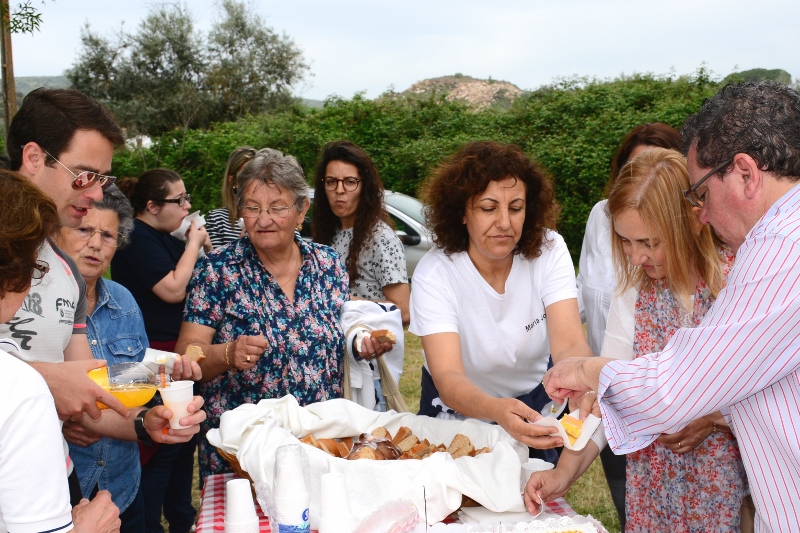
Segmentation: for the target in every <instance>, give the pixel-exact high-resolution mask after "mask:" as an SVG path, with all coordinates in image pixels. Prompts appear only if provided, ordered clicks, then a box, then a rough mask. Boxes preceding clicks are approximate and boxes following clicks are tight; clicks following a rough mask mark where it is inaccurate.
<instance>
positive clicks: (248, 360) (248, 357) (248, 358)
mask: <svg viewBox="0 0 800 533" xmlns="http://www.w3.org/2000/svg"><path fill="white" fill-rule="evenodd" d="M245 361H247V362H248V363H249V362H250V356H249V355H248V356H247V359H245Z"/></svg>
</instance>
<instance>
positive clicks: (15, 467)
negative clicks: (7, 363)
mask: <svg viewBox="0 0 800 533" xmlns="http://www.w3.org/2000/svg"><path fill="white" fill-rule="evenodd" d="M3 356H5V357H9V356H7V355H3ZM39 379H41V377H39ZM42 386H43V387H44V388H45V389H46V387H47V386H46V385H44V382H43V381H42ZM34 422H35V423H34ZM0 480H2V483H0V510H1V511H2V521H5V523H6V525H7V528H8V531H12V532H13V533H38V532H43V531H47V532H50V533H65V532H67V531H70V530H72V508H71V507H70V500H69V488H68V486H67V468H66V463H65V462H64V450H63V448H62V444H61V431H60V424H59V422H58V418H57V416H56V410H55V405H54V403H53V397H52V396H51V395H50V394H49V391H44V392H39V393H37V394H33V395H31V396H30V397H29V398H25V399H23V400H22V401H21V402H19V403H18V404H17V405H16V409H14V411H13V412H11V413H9V416H8V417H7V418H5V419H4V422H3V424H2V427H1V428H0Z"/></svg>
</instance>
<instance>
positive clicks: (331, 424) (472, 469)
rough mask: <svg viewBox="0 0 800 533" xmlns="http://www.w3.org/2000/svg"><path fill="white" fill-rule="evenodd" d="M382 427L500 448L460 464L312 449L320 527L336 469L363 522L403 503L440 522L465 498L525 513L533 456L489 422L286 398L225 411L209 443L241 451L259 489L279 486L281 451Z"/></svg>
mask: <svg viewBox="0 0 800 533" xmlns="http://www.w3.org/2000/svg"><path fill="white" fill-rule="evenodd" d="M380 426H383V427H385V428H386V429H388V430H389V431H390V432H392V433H394V432H396V431H397V430H398V429H399V428H400V426H407V427H409V428H410V429H411V430H412V431H413V433H414V435H417V436H418V437H421V438H427V439H428V440H429V441H430V442H431V443H434V444H438V443H444V444H445V445H449V444H450V442H451V441H452V439H453V437H454V436H455V435H456V434H458V433H463V434H464V435H466V436H467V437H469V438H470V440H471V441H472V443H473V444H474V445H475V447H476V448H480V447H483V446H489V447H490V448H491V449H492V451H491V452H490V453H484V454H481V455H478V456H477V457H461V458H459V459H453V458H452V457H451V456H450V454H448V453H435V454H433V455H431V456H429V457H428V458H426V459H423V460H404V461H370V460H358V461H348V460H346V459H340V458H336V457H332V456H330V455H328V454H326V453H325V452H323V451H322V450H318V449H316V448H313V447H311V446H307V445H304V446H305V450H306V452H307V454H308V459H309V463H310V468H311V487H310V492H311V494H310V496H311V507H310V512H311V528H312V529H315V526H317V524H316V520H317V518H318V517H319V497H320V494H319V485H320V481H319V480H320V478H321V476H322V475H323V474H326V473H328V472H340V473H341V474H342V475H343V476H344V478H345V485H346V487H347V492H348V496H349V499H350V502H351V505H352V508H353V514H354V516H355V518H356V523H358V522H359V521H361V520H363V519H364V518H365V517H367V516H369V514H370V513H371V512H372V511H374V510H375V509H377V508H379V507H380V506H381V505H384V504H386V503H387V502H390V501H393V500H398V499H403V498H405V499H409V500H411V501H412V502H414V504H415V505H416V506H417V509H425V508H426V503H427V512H428V516H427V518H428V524H434V523H436V522H439V521H441V520H443V519H444V518H446V517H447V516H448V515H449V514H450V513H452V512H453V511H455V510H456V509H458V507H459V506H460V505H461V495H462V494H465V495H467V496H469V497H471V498H472V499H474V500H475V501H477V502H478V503H480V504H481V505H483V506H484V507H486V508H487V509H491V510H492V511H497V512H503V511H520V512H521V511H524V510H525V507H524V503H523V501H522V496H521V495H520V492H519V473H520V469H521V468H522V463H523V462H524V461H527V459H528V449H527V448H526V447H525V446H524V445H522V444H521V443H519V442H517V441H516V440H514V439H513V438H512V437H511V436H510V435H509V434H508V433H506V432H505V430H503V428H501V427H500V426H496V425H490V424H486V423H483V422H478V421H474V420H467V421H449V420H438V419H435V418H430V417H426V416H416V415H413V414H410V413H404V414H398V413H395V412H394V411H389V412H388V413H380V412H377V411H371V410H368V409H366V408H364V407H361V406H360V405H357V404H356V403H354V402H351V401H349V400H342V399H337V400H329V401H327V402H320V403H315V404H311V405H309V406H307V407H300V406H299V405H298V404H297V400H295V399H294V397H292V396H285V397H283V398H280V399H277V400H261V401H260V402H259V403H258V404H245V405H242V406H240V407H237V408H236V409H234V410H232V411H227V412H225V413H223V415H222V418H221V420H220V427H219V429H212V430H211V431H209V432H208V434H207V436H206V438H207V439H208V441H209V442H210V443H211V444H212V445H213V446H216V447H218V448H222V449H223V450H225V451H227V452H229V453H235V454H236V457H237V460H238V461H239V464H240V465H241V466H242V468H243V469H244V470H245V471H246V472H247V473H248V474H249V475H250V477H251V478H252V479H253V481H254V482H255V483H256V484H258V483H259V482H264V483H266V484H267V485H269V486H270V487H272V476H273V465H274V460H275V459H274V458H275V453H276V450H277V448H278V447H279V446H281V445H283V444H289V443H296V442H298V439H299V438H301V437H303V436H305V435H308V434H309V433H313V434H314V435H315V436H316V437H317V438H340V437H351V436H354V435H358V434H360V433H362V432H369V431H371V430H372V429H374V428H376V427H380ZM423 487H424V494H425V497H424V496H423ZM426 500H427V502H426Z"/></svg>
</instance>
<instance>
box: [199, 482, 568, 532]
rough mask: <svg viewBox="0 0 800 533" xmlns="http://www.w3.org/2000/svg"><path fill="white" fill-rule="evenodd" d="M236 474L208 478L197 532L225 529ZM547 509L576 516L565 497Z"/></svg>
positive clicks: (263, 525) (263, 522) (265, 527)
mask: <svg viewBox="0 0 800 533" xmlns="http://www.w3.org/2000/svg"><path fill="white" fill-rule="evenodd" d="M235 478H236V475H235V474H215V475H213V476H208V477H207V478H206V484H205V486H204V487H203V495H202V497H201V502H200V514H199V518H198V520H197V533H214V532H216V531H225V483H226V482H228V481H230V480H231V479H235ZM547 510H548V511H550V512H552V513H555V514H557V515H561V516H575V511H574V510H573V509H572V507H570V505H569V504H568V503H567V501H566V500H565V499H564V498H559V499H557V500H555V501H552V502H549V503H548V504H547ZM256 511H257V512H258V525H259V530H260V533H270V531H271V530H270V527H269V519H268V518H267V517H266V516H264V514H263V513H262V512H261V507H260V506H259V505H256Z"/></svg>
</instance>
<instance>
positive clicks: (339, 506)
mask: <svg viewBox="0 0 800 533" xmlns="http://www.w3.org/2000/svg"><path fill="white" fill-rule="evenodd" d="M352 514H353V513H352V512H351V510H350V498H349V497H348V495H347V486H346V485H345V483H344V476H343V475H342V474H340V473H338V472H331V473H328V474H323V476H322V478H321V479H320V503H319V517H320V520H325V521H331V520H332V519H335V520H341V519H344V518H347V517H351V516H352Z"/></svg>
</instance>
